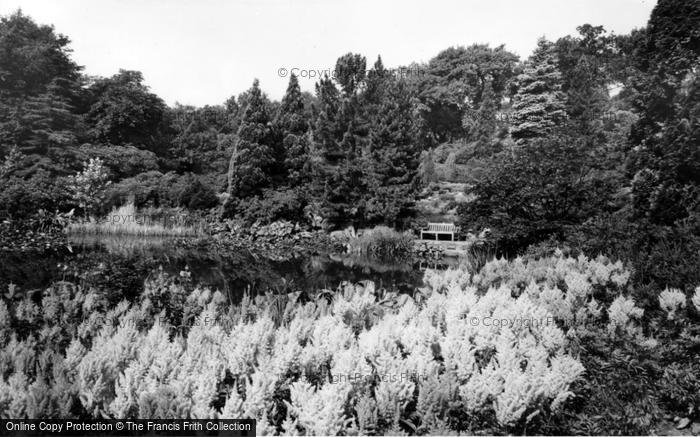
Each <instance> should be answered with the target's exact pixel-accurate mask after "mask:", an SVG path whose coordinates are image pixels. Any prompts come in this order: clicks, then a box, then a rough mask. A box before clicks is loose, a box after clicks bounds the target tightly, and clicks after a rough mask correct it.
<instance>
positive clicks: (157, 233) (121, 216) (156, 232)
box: [67, 203, 205, 237]
mask: <svg viewBox="0 0 700 437" xmlns="http://www.w3.org/2000/svg"><path fill="white" fill-rule="evenodd" d="M177 223H178V220H177V219H176V218H173V219H172V220H170V221H168V219H167V217H160V218H157V219H156V218H155V217H153V216H150V215H146V214H142V213H140V212H139V211H138V209H137V208H136V207H135V206H134V204H133V203H127V204H125V205H123V206H121V207H119V208H115V209H113V210H112V211H111V212H110V213H109V214H107V216H106V217H104V218H102V219H100V220H90V221H86V222H80V223H71V224H69V225H68V227H67V232H68V233H69V234H84V235H102V234H104V235H133V236H143V237H165V236H177V237H185V236H198V235H203V234H204V233H205V231H204V227H203V226H201V225H199V226H183V225H179V224H177Z"/></svg>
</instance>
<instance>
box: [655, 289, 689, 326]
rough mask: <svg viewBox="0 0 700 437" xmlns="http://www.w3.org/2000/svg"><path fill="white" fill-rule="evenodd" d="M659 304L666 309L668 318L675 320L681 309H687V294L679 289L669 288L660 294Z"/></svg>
mask: <svg viewBox="0 0 700 437" xmlns="http://www.w3.org/2000/svg"><path fill="white" fill-rule="evenodd" d="M659 306H660V307H661V309H662V310H664V311H666V314H667V318H668V320H673V319H675V318H676V315H677V313H678V312H679V311H680V310H682V309H685V294H684V293H683V292H682V291H680V290H678V289H675V288H671V289H668V288H667V289H665V290H664V291H662V292H661V293H660V294H659Z"/></svg>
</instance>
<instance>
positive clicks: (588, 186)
mask: <svg viewBox="0 0 700 437" xmlns="http://www.w3.org/2000/svg"><path fill="white" fill-rule="evenodd" d="M590 149H591V147H590V146H588V145H587V144H584V143H583V142H582V141H581V140H580V139H575V138H570V137H569V138H567V137H566V136H564V135H562V136H561V137H555V138H553V139H542V140H535V141H532V142H531V143H528V144H527V145H524V146H517V147H514V148H513V149H512V150H508V151H504V152H503V153H501V154H500V155H498V156H497V157H495V158H494V159H493V160H492V161H491V162H490V164H489V167H488V169H487V170H486V172H485V175H484V177H483V179H481V180H479V181H477V182H476V183H475V184H474V186H473V187H472V188H470V189H469V191H468V193H469V194H473V195H475V196H476V198H475V199H474V200H473V201H472V202H467V203H462V204H460V206H459V215H460V219H461V225H462V227H463V228H464V229H467V228H469V227H476V228H486V227H488V228H491V229H492V231H493V237H494V239H495V241H496V242H497V246H498V249H499V250H501V251H502V252H504V253H508V254H516V253H518V252H520V251H521V250H523V249H525V248H526V247H527V246H529V245H530V244H534V243H538V242H540V241H543V240H546V239H547V238H549V237H551V236H555V237H562V236H563V234H564V232H565V230H566V228H567V227H569V226H572V225H576V224H580V223H583V222H584V221H586V220H587V219H588V218H589V217H591V216H594V215H596V214H598V213H600V212H603V211H606V210H607V209H608V208H609V207H610V201H611V197H612V194H613V189H612V186H613V183H614V181H613V180H611V179H610V178H603V177H600V176H598V173H596V171H597V170H598V169H599V168H600V166H601V165H602V163H600V162H599V160H597V159H596V158H595V156H594V154H593V152H594V151H593V150H590Z"/></svg>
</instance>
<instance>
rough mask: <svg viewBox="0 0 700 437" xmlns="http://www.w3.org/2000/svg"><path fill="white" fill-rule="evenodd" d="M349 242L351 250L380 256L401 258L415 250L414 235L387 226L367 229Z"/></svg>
mask: <svg viewBox="0 0 700 437" xmlns="http://www.w3.org/2000/svg"><path fill="white" fill-rule="evenodd" d="M348 244H349V245H350V251H351V252H355V253H361V254H367V255H372V256H375V257H379V258H387V259H391V258H401V257H405V256H408V255H409V254H410V253H411V252H412V250H413V235H411V234H408V233H400V232H397V231H395V230H393V229H391V228H388V227H386V226H376V227H374V228H372V229H368V230H365V231H364V232H363V233H362V234H361V235H360V236H358V237H357V238H354V239H351V240H350V241H349V242H348Z"/></svg>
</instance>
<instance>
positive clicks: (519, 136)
mask: <svg viewBox="0 0 700 437" xmlns="http://www.w3.org/2000/svg"><path fill="white" fill-rule="evenodd" d="M517 85H518V90H517V92H516V94H515V96H513V106H512V114H511V120H512V126H511V135H512V137H513V138H514V139H516V140H528V139H532V138H538V137H545V136H547V135H548V134H549V133H551V132H552V130H553V129H554V128H555V127H556V126H558V125H560V124H561V123H562V122H564V121H565V119H566V111H565V109H566V104H565V103H566V96H565V95H564V93H563V92H562V91H561V87H562V75H561V72H560V71H559V69H558V67H557V59H556V54H555V52H554V50H553V45H552V43H551V42H549V41H547V40H545V39H544V38H542V39H540V40H539V41H538V43H537V48H536V49H535V52H534V53H533V55H532V56H531V57H530V59H528V61H527V63H526V65H525V68H524V70H523V73H522V74H521V75H519V76H518V78H517Z"/></svg>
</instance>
